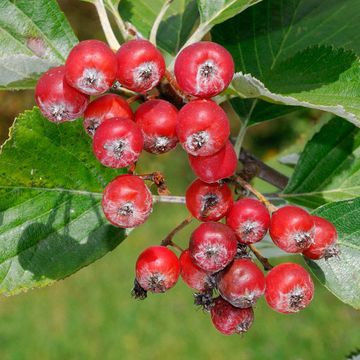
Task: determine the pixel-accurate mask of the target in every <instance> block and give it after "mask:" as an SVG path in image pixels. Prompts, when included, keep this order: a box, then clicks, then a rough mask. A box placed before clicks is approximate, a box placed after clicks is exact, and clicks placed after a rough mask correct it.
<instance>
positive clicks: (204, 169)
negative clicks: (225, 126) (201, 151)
mask: <svg viewBox="0 0 360 360" xmlns="http://www.w3.org/2000/svg"><path fill="white" fill-rule="evenodd" d="M189 163H190V166H191V168H192V170H193V172H194V173H195V175H196V176H197V177H198V178H199V179H201V180H202V181H204V182H206V183H214V182H216V181H219V180H221V179H225V178H228V177H230V176H232V175H234V173H235V170H236V167H237V157H236V153H235V150H234V147H233V146H232V144H231V142H230V141H227V142H226V144H225V146H224V147H223V148H222V149H221V150H220V151H218V152H217V153H215V154H213V155H209V156H193V155H189Z"/></svg>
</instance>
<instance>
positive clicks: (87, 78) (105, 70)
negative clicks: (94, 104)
mask: <svg viewBox="0 0 360 360" xmlns="http://www.w3.org/2000/svg"><path fill="white" fill-rule="evenodd" d="M116 73H117V61H116V56H115V53H114V52H113V51H112V50H111V49H110V48H109V47H108V46H107V45H106V44H105V43H103V42H102V41H99V40H85V41H81V42H80V43H79V44H77V45H76V46H75V47H74V48H73V49H72V50H71V51H70V54H69V56H68V58H67V60H66V63H65V78H66V81H67V82H68V84H69V85H71V86H72V87H74V88H75V89H77V90H79V91H81V92H82V93H84V94H88V95H99V94H102V93H104V92H105V91H107V90H108V89H109V88H110V87H111V86H112V84H113V82H114V81H115V78H116Z"/></svg>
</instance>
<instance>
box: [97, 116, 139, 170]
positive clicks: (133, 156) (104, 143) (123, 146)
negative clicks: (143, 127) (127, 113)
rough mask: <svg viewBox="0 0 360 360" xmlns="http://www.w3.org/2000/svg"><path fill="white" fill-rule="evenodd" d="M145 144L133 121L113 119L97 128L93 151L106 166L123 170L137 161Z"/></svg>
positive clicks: (105, 121)
mask: <svg viewBox="0 0 360 360" xmlns="http://www.w3.org/2000/svg"><path fill="white" fill-rule="evenodd" d="M143 144H144V141H143V136H142V134H141V131H140V129H139V128H138V126H137V125H136V124H135V123H134V122H133V121H132V120H129V119H127V118H113V119H107V120H104V121H103V123H102V124H101V125H100V126H99V127H98V128H97V130H96V133H95V135H94V139H93V150H94V154H95V156H96V157H97V159H98V160H99V161H100V162H101V163H102V164H103V165H104V166H108V167H111V168H122V167H125V166H128V165H131V164H133V163H134V162H136V161H137V159H138V158H139V156H140V154H141V151H142V149H143Z"/></svg>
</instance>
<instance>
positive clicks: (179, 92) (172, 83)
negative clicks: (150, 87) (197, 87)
mask: <svg viewBox="0 0 360 360" xmlns="http://www.w3.org/2000/svg"><path fill="white" fill-rule="evenodd" d="M165 79H166V80H167V81H168V83H169V84H170V86H171V87H172V88H173V90H174V91H175V92H176V94H177V95H178V96H179V97H181V98H182V99H183V100H185V101H186V102H188V101H190V100H191V96H189V95H187V94H185V93H184V91H183V90H182V89H180V87H179V85H178V83H177V81H176V79H175V78H174V76H173V75H172V74H171V72H170V71H169V70H165Z"/></svg>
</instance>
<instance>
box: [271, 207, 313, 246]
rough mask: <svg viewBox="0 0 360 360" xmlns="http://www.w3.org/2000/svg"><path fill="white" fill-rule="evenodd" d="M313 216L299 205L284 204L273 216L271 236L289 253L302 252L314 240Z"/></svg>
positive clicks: (277, 244) (276, 243)
mask: <svg viewBox="0 0 360 360" xmlns="http://www.w3.org/2000/svg"><path fill="white" fill-rule="evenodd" d="M314 231H315V224H314V219H313V217H312V216H311V215H310V214H309V213H308V212H307V211H305V210H303V209H301V208H299V207H297V206H291V205H287V206H283V207H282V208H280V209H278V210H276V211H275V212H274V213H273V214H272V217H271V223H270V229H269V232H270V236H271V238H272V240H273V242H274V243H275V245H276V246H278V247H279V248H280V249H282V250H284V251H286V252H288V253H301V252H302V251H304V250H305V249H307V248H308V247H309V246H310V245H311V244H312V243H313V241H314Z"/></svg>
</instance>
